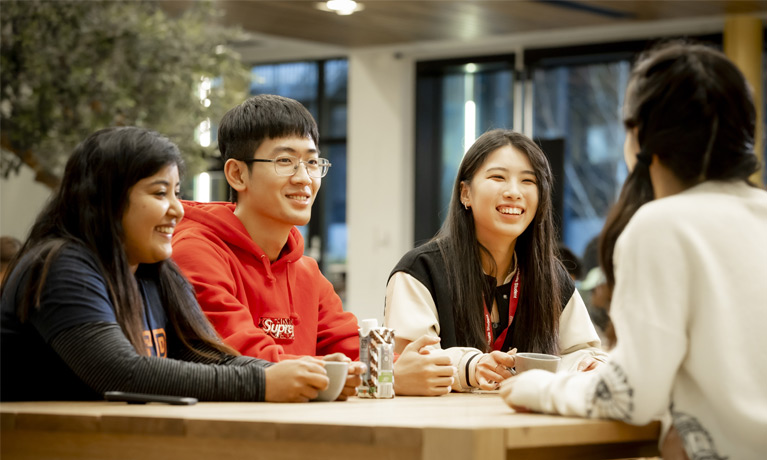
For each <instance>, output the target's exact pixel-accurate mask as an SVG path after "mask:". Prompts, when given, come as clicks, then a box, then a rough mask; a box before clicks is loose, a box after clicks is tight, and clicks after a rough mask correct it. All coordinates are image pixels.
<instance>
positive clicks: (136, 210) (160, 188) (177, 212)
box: [122, 164, 184, 272]
mask: <svg viewBox="0 0 767 460" xmlns="http://www.w3.org/2000/svg"><path fill="white" fill-rule="evenodd" d="M178 193H179V176H178V166H176V165H175V164H171V165H168V166H165V167H164V168H162V169H161V170H160V171H158V172H157V173H156V174H154V175H153V176H150V177H145V178H144V179H141V180H140V181H138V182H136V184H134V185H133V186H132V187H131V188H130V190H129V191H128V204H127V205H126V207H125V211H124V212H123V216H122V227H123V232H124V235H125V237H124V241H123V244H124V245H125V253H126V255H127V256H128V264H129V265H130V266H131V270H132V271H134V272H135V270H136V268H137V267H138V265H139V264H152V263H156V262H160V261H163V260H165V259H167V258H169V257H170V256H171V253H172V248H171V237H172V236H173V229H174V228H175V227H176V224H177V223H178V222H179V221H180V220H181V218H182V217H184V208H183V207H182V206H181V202H180V201H179V199H178Z"/></svg>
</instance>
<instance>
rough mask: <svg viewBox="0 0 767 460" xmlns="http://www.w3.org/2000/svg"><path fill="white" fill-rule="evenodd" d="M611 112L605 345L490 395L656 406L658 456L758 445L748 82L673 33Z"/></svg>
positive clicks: (755, 200) (594, 412) (619, 412)
mask: <svg viewBox="0 0 767 460" xmlns="http://www.w3.org/2000/svg"><path fill="white" fill-rule="evenodd" d="M623 112H624V123H625V127H626V143H625V149H624V153H625V156H626V163H627V165H628V167H629V170H630V174H629V177H628V178H627V180H626V183H625V184H624V186H623V190H622V192H621V195H620V197H619V200H618V202H617V203H616V205H615V207H614V209H613V211H611V214H610V215H609V216H608V219H607V223H606V225H605V228H604V230H603V233H602V239H601V255H600V258H601V264H602V267H603V269H604V271H605V275H606V277H607V280H608V283H609V285H610V286H611V287H612V300H611V304H610V315H611V317H612V321H613V324H614V327H615V334H616V336H617V345H616V346H615V348H614V349H613V350H612V351H611V353H610V359H609V361H608V364H606V365H604V366H600V368H599V369H597V371H596V372H593V373H590V374H589V375H553V374H547V373H545V372H538V371H535V370H533V371H529V372H526V373H524V374H522V375H519V376H516V377H512V378H511V379H509V380H508V381H507V382H504V384H503V386H502V388H501V395H502V396H503V397H504V399H505V401H506V402H507V403H508V404H509V405H511V406H512V407H515V408H520V407H523V408H527V409H530V410H535V411H539V412H552V413H553V412H557V413H561V414H565V415H579V416H585V417H594V418H612V419H619V420H623V421H626V422H629V423H633V424H639V425H641V424H645V423H647V422H649V421H650V420H652V419H654V418H661V419H663V420H664V422H665V423H664V431H663V433H664V435H665V433H668V436H665V437H664V438H663V440H664V441H663V442H662V450H663V458H674V459H677V458H688V457H689V458H691V459H703V458H707V459H708V458H710V459H721V458H732V459H735V458H737V459H758V458H764V432H765V427H767V410H766V409H767V387H766V386H765V384H764V380H765V377H766V376H767V361H765V359H764V350H765V348H767V336H765V334H764V331H763V329H764V324H767V308H765V307H767V284H766V283H765V274H767V262H765V261H767V192H765V191H764V190H761V189H759V188H757V187H755V186H753V184H751V183H750V182H749V176H751V175H752V174H753V173H754V172H756V171H757V170H758V169H759V165H758V160H757V158H756V156H755V155H754V151H753V149H754V131H755V126H756V110H755V107H754V101H753V99H752V96H751V92H750V90H749V87H748V84H747V82H746V80H745V78H744V77H743V75H742V74H741V73H740V71H739V70H738V69H737V67H736V66H735V65H734V64H733V63H732V62H730V61H729V60H728V59H727V57H725V56H724V55H723V54H722V53H721V52H719V51H716V50H714V49H712V48H709V47H706V46H703V45H699V44H685V43H679V42H672V43H668V44H665V45H663V46H660V47H658V48H656V49H654V50H651V51H650V52H649V53H647V54H646V55H644V56H642V57H641V58H640V60H639V61H638V63H637V64H636V66H635V68H634V70H633V71H632V74H631V77H630V80H629V84H628V88H627V90H626V98H625V104H624V109H623ZM682 447H683V448H682Z"/></svg>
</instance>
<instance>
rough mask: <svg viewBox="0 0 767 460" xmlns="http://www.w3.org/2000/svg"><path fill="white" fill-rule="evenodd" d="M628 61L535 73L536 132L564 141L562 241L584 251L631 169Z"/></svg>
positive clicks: (577, 250)
mask: <svg viewBox="0 0 767 460" xmlns="http://www.w3.org/2000/svg"><path fill="white" fill-rule="evenodd" d="M629 71H630V64H629V62H628V61H618V62H612V63H603V64H591V65H574V66H559V67H553V68H544V69H537V70H535V71H534V72H533V95H534V96H533V99H534V103H533V110H534V124H533V135H534V137H535V138H539V139H545V140H549V139H563V140H564V150H565V151H564V209H563V240H564V243H565V244H566V245H567V246H568V247H569V248H571V249H572V250H573V251H574V252H575V253H576V254H581V253H582V252H583V249H584V248H585V246H586V244H587V243H588V242H589V240H590V239H591V238H593V237H594V236H596V235H597V234H598V233H599V231H600V230H601V228H602V226H603V224H604V219H605V216H606V214H607V212H608V210H609V207H610V205H611V204H612V203H613V202H614V199H615V197H616V195H617V193H618V191H619V190H620V187H621V186H622V184H623V180H624V179H625V177H626V174H627V171H626V166H625V163H624V161H623V141H624V137H625V134H624V129H623V124H622V119H621V116H620V107H621V106H622V104H623V95H624V92H625V89H626V83H627V81H628V76H629Z"/></svg>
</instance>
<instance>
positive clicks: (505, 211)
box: [498, 208, 522, 216]
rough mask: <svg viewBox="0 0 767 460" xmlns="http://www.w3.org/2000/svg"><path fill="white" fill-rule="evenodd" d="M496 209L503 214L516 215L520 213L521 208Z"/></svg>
mask: <svg viewBox="0 0 767 460" xmlns="http://www.w3.org/2000/svg"><path fill="white" fill-rule="evenodd" d="M498 210H499V211H501V213H503V214H513V215H517V216H518V215H520V214H522V209H520V208H498Z"/></svg>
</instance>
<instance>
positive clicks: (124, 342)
mask: <svg viewBox="0 0 767 460" xmlns="http://www.w3.org/2000/svg"><path fill="white" fill-rule="evenodd" d="M182 164H183V163H182V160H181V156H180V154H179V151H178V148H177V147H176V146H175V145H174V144H173V143H172V142H170V141H169V140H168V139H166V138H164V137H162V136H160V135H159V134H157V133H154V132H151V131H147V130H144V129H139V128H132V127H123V128H109V129H104V130H101V131H98V132H96V133H94V134H93V135H91V136H90V137H88V138H87V139H86V140H85V141H83V142H82V143H81V144H80V145H78V146H77V148H76V149H75V150H74V152H73V154H72V156H71V157H70V159H69V161H68V162H67V166H66V169H65V172H64V177H63V179H62V183H61V187H60V189H59V190H58V191H57V192H56V193H55V194H54V195H53V197H52V199H51V201H50V202H49V203H48V205H47V206H46V207H45V209H43V211H42V212H41V213H40V215H39V216H38V218H37V221H36V222H35V224H34V226H33V227H32V230H31V232H30V235H29V238H28V239H27V240H26V242H25V243H24V245H23V247H22V248H21V250H20V251H19V253H18V255H17V256H16V258H15V259H14V261H13V262H12V263H11V265H10V267H9V269H8V272H7V274H6V277H5V280H4V283H3V285H2V298H1V301H0V311H1V312H2V331H1V332H0V338H2V360H1V362H2V400H4V401H8V400H58V399H62V400H73V399H74V400H83V399H100V398H102V397H103V393H104V392H106V391H123V392H136V393H150V394H160V395H176V396H189V397H195V398H198V399H201V400H219V401H225V400H228V401H263V400H268V401H301V400H308V399H311V398H313V397H315V396H316V394H317V391H318V390H319V389H322V388H324V387H326V386H327V382H328V380H327V376H326V375H325V371H324V369H323V367H322V363H321V362H320V361H319V360H315V359H313V358H306V359H304V360H296V361H291V362H286V363H280V364H276V365H273V366H272V365H271V363H269V362H267V361H263V360H258V359H254V358H247V357H241V356H236V355H237V353H236V352H234V351H233V350H232V349H231V348H229V347H228V346H226V345H224V344H223V343H222V342H221V340H220V339H219V337H218V336H217V335H216V333H215V331H214V330H213V328H212V327H211V326H210V324H209V323H208V321H207V320H206V318H205V316H204V315H203V313H202V311H201V310H200V308H199V306H198V304H197V302H196V300H195V297H194V292H193V291H192V289H191V287H190V285H189V284H188V283H187V281H186V280H185V279H184V277H183V276H182V275H181V273H180V272H179V270H178V268H177V267H176V265H175V264H174V263H173V262H172V261H171V260H170V259H169V257H170V256H171V236H172V235H173V230H174V227H175V226H176V224H177V223H178V221H179V220H180V219H181V218H182V217H183V215H184V211H183V207H182V206H181V203H180V201H179V199H178V197H177V195H178V193H179V170H180V169H181V167H182Z"/></svg>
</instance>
